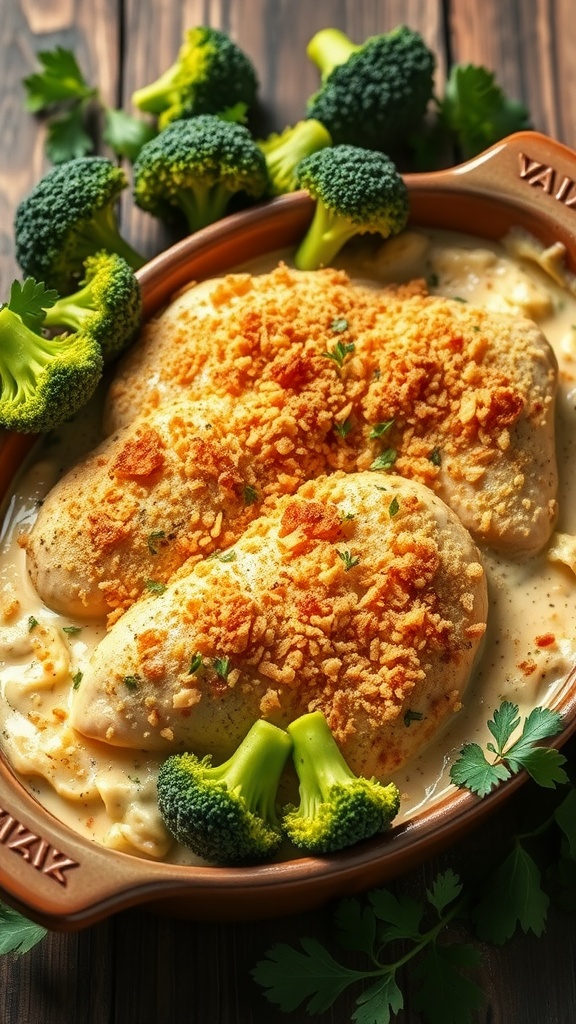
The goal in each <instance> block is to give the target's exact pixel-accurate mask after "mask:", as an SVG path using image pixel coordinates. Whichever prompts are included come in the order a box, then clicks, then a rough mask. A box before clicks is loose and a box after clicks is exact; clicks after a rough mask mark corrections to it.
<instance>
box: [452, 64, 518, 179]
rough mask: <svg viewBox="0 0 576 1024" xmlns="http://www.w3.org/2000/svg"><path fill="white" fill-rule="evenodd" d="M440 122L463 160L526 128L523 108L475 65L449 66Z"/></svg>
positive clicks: (487, 73)
mask: <svg viewBox="0 0 576 1024" xmlns="http://www.w3.org/2000/svg"><path fill="white" fill-rule="evenodd" d="M438 114H439V122H440V124H441V125H442V126H443V127H444V128H446V129H447V130H448V131H449V132H450V133H451V134H452V135H453V137H454V138H455V140H456V141H457V143H458V145H459V147H460V149H461V152H462V156H463V157H464V159H468V158H469V157H473V156H476V154H477V153H480V152H481V151H482V150H483V149H486V148H487V147H488V146H491V145H492V144H493V143H494V142H498V140H499V139H502V138H504V136H505V135H510V134H511V133H512V132H517V131H522V130H524V129H526V128H529V127H530V116H529V113H528V110H527V109H526V107H524V106H523V105H522V104H521V103H518V102H516V101H515V100H511V99H509V98H508V97H507V96H506V94H505V93H504V92H503V90H502V89H501V87H500V86H499V85H498V83H497V82H496V78H495V75H494V73H493V72H492V71H489V70H488V69H487V68H485V67H483V66H481V65H476V64H456V65H454V67H453V68H452V70H451V72H450V75H449V77H448V80H447V82H446V88H445V91H444V96H443V97H442V99H441V100H440V101H439V104H438Z"/></svg>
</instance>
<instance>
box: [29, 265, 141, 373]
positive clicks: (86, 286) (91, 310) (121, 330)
mask: <svg viewBox="0 0 576 1024" xmlns="http://www.w3.org/2000/svg"><path fill="white" fill-rule="evenodd" d="M141 317H142V296H141V292H140V285H139V283H138V279H137V277H136V275H135V273H134V271H133V270H132V267H130V266H129V264H128V263H127V262H126V260H125V259H124V258H123V257H122V256H118V255H117V254H116V253H109V252H99V253H97V254H96V255H95V256H89V257H88V259H87V260H85V263H84V278H83V280H82V281H81V287H80V289H79V290H78V291H76V292H74V293H73V294H72V295H66V296H64V297H62V298H59V299H58V300H57V301H56V302H55V303H54V305H53V306H51V307H50V308H49V309H47V310H46V316H45V318H44V326H45V327H69V328H70V329H71V330H72V331H82V332H83V333H84V334H90V335H91V336H92V337H93V338H94V340H95V341H97V342H98V344H99V345H100V349H101V351H102V356H103V358H104V362H105V363H109V362H111V360H113V359H116V357H117V356H119V355H120V353H121V352H123V351H124V349H125V348H127V347H128V345H129V344H130V343H131V342H132V341H133V340H134V338H135V337H136V335H137V333H138V331H139V329H140V323H141Z"/></svg>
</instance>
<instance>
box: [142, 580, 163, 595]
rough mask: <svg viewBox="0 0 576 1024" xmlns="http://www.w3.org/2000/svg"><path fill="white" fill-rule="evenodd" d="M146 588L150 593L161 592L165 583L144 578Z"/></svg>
mask: <svg viewBox="0 0 576 1024" xmlns="http://www.w3.org/2000/svg"><path fill="white" fill-rule="evenodd" d="M146 590H149V591H150V593H151V594H163V593H164V591H165V590H166V584H165V583H161V582H160V581H159V580H146Z"/></svg>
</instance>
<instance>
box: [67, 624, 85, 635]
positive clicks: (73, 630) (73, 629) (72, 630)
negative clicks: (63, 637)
mask: <svg viewBox="0 0 576 1024" xmlns="http://www.w3.org/2000/svg"><path fill="white" fill-rule="evenodd" d="M62 632H63V633H67V634H68V636H77V635H78V633H81V632H82V626H62Z"/></svg>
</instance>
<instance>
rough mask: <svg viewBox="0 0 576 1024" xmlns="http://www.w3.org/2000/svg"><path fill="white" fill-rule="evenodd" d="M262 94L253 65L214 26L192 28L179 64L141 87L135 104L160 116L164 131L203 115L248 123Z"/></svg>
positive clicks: (182, 49) (178, 60)
mask: <svg viewBox="0 0 576 1024" xmlns="http://www.w3.org/2000/svg"><path fill="white" fill-rule="evenodd" d="M257 90H258V78H257V75H256V71H255V69H254V66H253V64H252V63H251V61H250V60H249V58H248V57H247V56H246V54H245V53H244V52H243V50H241V49H240V47H239V46H237V45H236V43H234V42H232V40H231V39H230V38H229V36H227V35H226V34H225V33H224V32H221V31H219V30H218V29H215V28H209V27H208V26H199V27H198V28H192V29H189V30H188V31H187V32H186V33H185V34H184V39H183V42H182V46H181V48H180V51H179V53H178V56H177V58H176V61H175V62H174V64H172V65H171V67H169V68H168V69H167V71H165V72H164V74H163V75H161V76H160V78H158V79H157V80H156V81H155V82H152V83H151V84H150V85H147V86H144V88H142V89H137V90H136V92H135V93H133V95H132V102H133V104H134V106H135V107H138V109H139V110H142V111H146V112H147V113H150V114H157V115H159V117H158V126H159V127H160V128H161V129H163V128H165V127H166V125H168V124H170V123H171V122H172V121H179V120H180V119H181V118H188V117H196V116H197V115H198V114H224V115H225V116H228V117H229V118H230V119H232V120H235V121H242V120H244V117H245V115H246V112H247V110H248V109H249V108H250V107H251V106H252V104H253V103H254V100H255V98H256V93H257Z"/></svg>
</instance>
